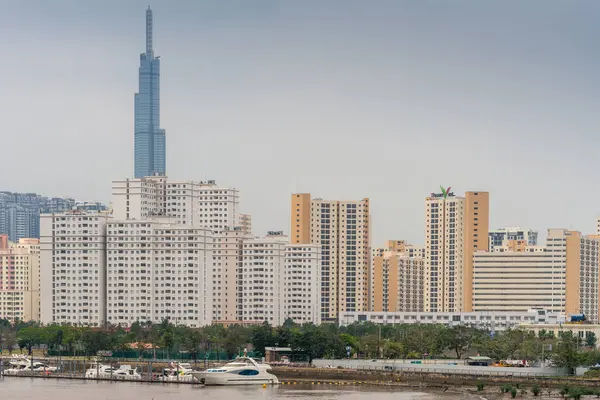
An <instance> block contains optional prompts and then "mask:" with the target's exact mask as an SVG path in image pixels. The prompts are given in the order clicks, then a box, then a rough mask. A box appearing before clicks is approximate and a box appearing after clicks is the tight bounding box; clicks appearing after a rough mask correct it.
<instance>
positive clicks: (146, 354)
mask: <svg viewBox="0 0 600 400" xmlns="http://www.w3.org/2000/svg"><path fill="white" fill-rule="evenodd" d="M109 353H110V354H111V355H110V356H109V358H113V359H123V360H164V361H171V360H182V361H183V360H185V361H203V360H209V361H224V360H229V357H228V354H227V353H226V352H224V351H220V352H216V351H208V352H203V351H199V352H197V353H191V352H178V351H168V350H165V349H156V350H144V351H135V350H128V351H124V350H116V351H111V352H109ZM47 355H48V356H49V357H86V356H88V357H89V356H90V354H85V353H84V352H81V351H79V352H78V351H71V352H69V351H58V350H48V351H47ZM260 356H261V355H260V354H259V353H256V352H248V357H257V358H260Z"/></svg>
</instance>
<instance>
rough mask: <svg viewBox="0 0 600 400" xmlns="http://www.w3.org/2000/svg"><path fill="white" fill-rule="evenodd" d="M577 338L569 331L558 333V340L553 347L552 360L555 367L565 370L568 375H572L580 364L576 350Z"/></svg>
mask: <svg viewBox="0 0 600 400" xmlns="http://www.w3.org/2000/svg"><path fill="white" fill-rule="evenodd" d="M578 342H579V338H578V337H577V336H574V335H573V333H572V332H571V331H564V332H560V334H559V340H558V343H557V344H556V346H555V347H554V349H555V351H554V353H553V356H552V358H553V360H554V363H555V364H556V366H558V367H563V368H567V370H568V371H569V374H573V372H574V370H575V368H576V367H578V366H579V365H580V363H581V357H580V355H579V351H578V350H579V349H578Z"/></svg>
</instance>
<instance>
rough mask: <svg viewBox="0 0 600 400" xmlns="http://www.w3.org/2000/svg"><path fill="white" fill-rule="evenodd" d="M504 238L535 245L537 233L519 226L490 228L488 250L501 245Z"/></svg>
mask: <svg viewBox="0 0 600 400" xmlns="http://www.w3.org/2000/svg"><path fill="white" fill-rule="evenodd" d="M505 240H522V241H524V242H525V244H526V245H527V246H537V240H538V233H537V231H534V230H531V229H523V228H521V227H520V226H514V227H510V228H502V229H495V230H492V231H490V233H489V251H494V247H497V246H502V243H504V241H505Z"/></svg>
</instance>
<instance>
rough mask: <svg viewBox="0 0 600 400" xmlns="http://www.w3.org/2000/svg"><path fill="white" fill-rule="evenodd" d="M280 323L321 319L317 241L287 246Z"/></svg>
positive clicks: (319, 249) (319, 259)
mask: <svg viewBox="0 0 600 400" xmlns="http://www.w3.org/2000/svg"><path fill="white" fill-rule="evenodd" d="M282 284H283V286H282V289H281V291H282V294H281V298H282V300H283V303H282V305H281V307H282V313H283V315H282V317H281V320H280V323H284V322H285V320H286V319H287V318H291V319H293V320H294V322H296V323H298V324H304V323H308V322H312V323H313V324H315V325H318V324H320V323H321V248H320V247H319V246H318V245H316V244H288V245H286V246H285V255H284V264H283V282H282Z"/></svg>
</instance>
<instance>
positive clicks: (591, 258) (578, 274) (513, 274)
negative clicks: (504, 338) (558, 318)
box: [473, 229, 599, 323]
mask: <svg viewBox="0 0 600 400" xmlns="http://www.w3.org/2000/svg"><path fill="white" fill-rule="evenodd" d="M598 245H599V239H598V236H596V235H594V236H584V235H582V234H581V233H579V232H574V231H568V230H565V229H549V230H548V236H547V243H546V245H545V246H528V245H527V244H526V243H525V242H524V241H516V240H506V241H505V242H504V244H503V245H502V246H501V247H498V246H496V247H495V248H494V251H493V252H486V251H479V252H476V253H475V254H474V257H473V260H474V273H473V275H474V279H473V309H474V310H475V311H524V310H527V309H528V308H530V307H537V308H544V309H547V310H550V311H553V312H558V313H567V314H578V313H584V314H585V315H586V317H587V318H588V320H590V321H592V322H594V323H597V322H598V302H599V300H598V287H599V278H598V274H599V267H598V265H599V259H598Z"/></svg>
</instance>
